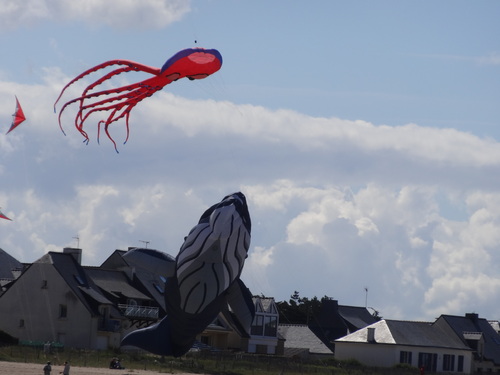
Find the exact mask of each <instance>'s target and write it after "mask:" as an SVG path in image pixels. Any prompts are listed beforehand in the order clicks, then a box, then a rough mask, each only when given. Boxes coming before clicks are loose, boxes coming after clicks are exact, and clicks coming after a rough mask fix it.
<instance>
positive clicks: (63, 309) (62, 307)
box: [59, 305, 68, 318]
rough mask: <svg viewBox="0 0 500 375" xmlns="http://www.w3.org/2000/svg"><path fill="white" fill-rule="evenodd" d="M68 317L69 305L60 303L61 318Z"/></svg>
mask: <svg viewBox="0 0 500 375" xmlns="http://www.w3.org/2000/svg"><path fill="white" fill-rule="evenodd" d="M67 317H68V307H67V306H66V305H59V318H67Z"/></svg>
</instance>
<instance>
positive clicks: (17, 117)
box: [5, 96, 26, 134]
mask: <svg viewBox="0 0 500 375" xmlns="http://www.w3.org/2000/svg"><path fill="white" fill-rule="evenodd" d="M12 117H13V119H12V125H10V129H9V131H8V132H7V133H5V134H9V133H10V132H11V131H12V130H14V129H15V128H17V127H18V126H19V125H21V123H22V122H23V121H24V120H26V117H25V116H24V112H23V109H22V108H21V104H19V100H18V99H17V96H16V111H15V112H14V114H13V115H12Z"/></svg>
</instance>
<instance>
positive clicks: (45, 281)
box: [42, 280, 47, 289]
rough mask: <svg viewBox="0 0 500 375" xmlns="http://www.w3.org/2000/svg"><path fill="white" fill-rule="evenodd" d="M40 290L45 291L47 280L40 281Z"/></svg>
mask: <svg viewBox="0 0 500 375" xmlns="http://www.w3.org/2000/svg"><path fill="white" fill-rule="evenodd" d="M42 289H47V280H42Z"/></svg>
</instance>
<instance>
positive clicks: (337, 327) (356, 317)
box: [285, 298, 377, 352]
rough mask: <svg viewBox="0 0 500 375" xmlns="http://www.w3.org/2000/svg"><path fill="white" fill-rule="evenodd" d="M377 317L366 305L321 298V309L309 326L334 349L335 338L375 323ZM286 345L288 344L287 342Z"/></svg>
mask: <svg viewBox="0 0 500 375" xmlns="http://www.w3.org/2000/svg"><path fill="white" fill-rule="evenodd" d="M376 321H377V319H376V318H375V317H374V316H372V315H371V314H370V312H369V311H368V310H367V309H366V308H364V307H357V306H343V305H339V304H338V301H336V300H334V299H327V298H324V299H322V300H321V309H320V311H319V314H318V315H317V316H314V317H313V319H311V320H310V322H309V328H310V329H311V331H312V332H314V333H315V335H316V336H317V337H318V338H319V339H321V341H322V342H323V343H324V344H325V345H326V346H327V347H328V348H329V349H330V350H331V351H332V352H334V351H335V344H334V342H335V340H336V339H338V338H340V337H344V336H345V335H348V334H349V333H352V332H355V331H357V330H359V329H360V328H363V327H366V326H368V325H370V324H373V323H375V322H376ZM285 347H286V344H285Z"/></svg>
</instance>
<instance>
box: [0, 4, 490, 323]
mask: <svg viewBox="0 0 500 375" xmlns="http://www.w3.org/2000/svg"><path fill="white" fill-rule="evenodd" d="M4 3H5V4H4V5H5V6H2V7H1V10H0V48H1V49H2V50H3V51H6V52H5V53H4V54H2V61H1V62H0V99H1V100H0V122H1V123H4V124H5V125H4V128H5V131H6V130H7V129H8V127H9V125H10V121H11V114H12V112H13V108H14V103H15V102H14V95H17V96H18V97H19V99H20V101H21V104H22V105H23V107H24V110H25V113H26V116H27V118H28V119H27V121H26V122H25V123H24V124H23V125H22V126H20V127H19V128H18V129H16V130H15V131H13V132H12V133H10V134H9V135H7V136H6V135H5V134H4V133H5V132H2V134H0V181H1V183H0V207H1V209H2V211H3V212H4V213H5V214H6V215H7V216H9V217H11V218H12V219H13V221H12V222H9V221H2V222H0V247H1V248H2V249H4V250H5V251H7V252H8V253H10V254H11V255H13V256H14V257H16V258H17V259H19V260H20V261H23V262H32V261H34V260H36V259H38V258H39V257H41V256H42V255H43V254H44V253H46V252H47V251H61V249H62V248H63V247H65V246H76V240H75V239H74V237H76V236H78V237H79V238H80V242H79V243H80V246H81V247H82V248H83V251H84V255H83V262H84V263H85V264H88V265H98V264H100V263H101V262H102V261H103V260H104V259H105V258H106V257H107V256H108V255H109V254H110V253H111V252H112V251H113V250H114V249H117V248H119V249H126V248H127V247H129V246H140V245H142V242H140V241H150V247H154V248H156V249H159V250H162V251H166V252H168V253H170V254H172V255H175V254H176V253H177V251H178V249H179V247H180V245H181V244H182V240H183V238H184V236H185V235H186V234H187V233H188V231H189V230H190V228H191V227H192V226H194V225H195V224H196V222H197V220H198V218H199V216H200V215H201V213H202V212H203V211H204V210H205V209H206V208H207V207H208V206H210V205H211V204H213V203H214V202H217V201H219V200H220V199H221V198H222V197H223V196H224V195H226V194H228V193H231V192H233V191H235V190H241V191H242V192H244V193H245V194H246V196H247V198H248V201H249V206H250V214H251V216H252V219H253V223H254V226H253V233H252V246H251V251H250V253H249V258H248V259H247V262H246V265H245V269H244V271H243V276H242V278H243V280H244V281H245V282H246V283H247V285H248V286H249V287H250V289H251V290H252V292H253V293H255V294H264V295H267V296H273V297H275V298H276V299H277V300H284V299H288V298H289V296H290V295H291V294H292V293H293V292H294V291H295V290H297V291H299V292H300V294H301V295H302V296H307V297H312V296H318V297H322V296H324V295H327V296H330V297H333V298H336V299H338V300H339V302H340V303H341V304H347V305H364V303H365V290H364V288H365V287H368V289H369V293H368V305H369V306H370V307H373V308H376V309H377V310H378V311H380V313H381V314H382V315H383V316H385V317H387V318H394V319H396V318H403V319H432V318H434V317H436V316H438V315H439V314H458V315H462V314H464V313H466V312H477V313H479V314H480V315H481V316H484V317H487V318H489V319H499V318H500V307H499V306H498V304H497V303H496V302H495V301H496V290H497V289H498V288H499V287H500V273H499V272H498V264H499V261H500V256H499V255H498V254H499V249H500V234H499V233H500V190H499V186H500V177H498V176H500V173H499V172H500V143H499V142H500V131H499V118H500V105H498V102H499V99H500V78H499V77H500V39H499V38H498V35H499V32H500V25H499V24H498V15H499V14H500V3H498V2H496V1H476V2H470V1H451V0H449V1H448V0H443V1H439V2H431V1H426V2H409V1H376V2H375V1H318V2H314V3H312V4H311V3H307V4H306V3H299V2H294V3H292V4H290V2H287V1H274V2H263V1H256V2H244V1H226V0H219V1H201V0H200V1H185V0H176V1H166V0H165V1H153V0H151V1H148V0H146V1H141V2H124V1H121V0H120V1H118V0H112V1H111V0H110V1H107V2H102V3H99V4H93V3H91V2H87V1H83V0H75V1H72V2H65V1H63V0H52V1H24V2H22V3H20V2H17V1H15V0H12V1H5V0H4ZM195 41H196V43H195ZM193 46H199V47H204V48H216V49H218V50H219V51H220V52H221V54H222V56H223V59H224V64H223V66H222V69H221V70H220V71H219V72H217V73H216V74H214V75H213V76H211V77H209V78H207V79H205V80H200V81H195V82H191V81H188V80H180V81H178V82H175V83H173V84H171V85H168V86H166V87H165V88H164V89H163V90H162V91H161V92H159V93H156V94H155V95H154V96H153V97H151V98H148V99H147V100H145V101H143V102H142V103H140V104H139V105H138V106H137V107H136V108H135V109H134V110H133V112H132V115H131V118H130V130H131V134H130V139H129V141H128V143H127V144H126V145H122V144H121V142H120V140H123V139H124V136H125V132H124V129H125V126H124V124H123V123H118V124H114V125H113V126H112V129H111V131H112V133H113V137H114V138H115V140H117V141H118V147H119V151H120V153H119V154H117V153H115V151H114V149H113V146H112V144H111V142H109V141H108V140H107V139H106V138H105V137H103V138H102V139H101V142H100V144H97V142H96V139H95V138H96V134H97V126H96V122H97V121H98V118H96V119H95V120H94V121H88V122H87V123H86V125H85V130H86V131H87V132H88V133H89V135H90V137H91V141H90V143H89V145H84V144H83V143H82V141H83V139H82V137H81V135H80V133H79V132H78V131H77V130H76V129H74V127H73V126H72V116H71V114H73V115H74V111H73V112H71V107H69V108H68V111H67V112H65V113H64V116H63V126H64V129H65V132H66V134H67V135H66V136H64V135H63V134H62V132H61V131H60V129H59V126H58V124H57V115H55V114H54V112H53V104H54V101H55V99H56V98H57V96H58V95H59V92H60V90H61V89H62V87H63V86H64V85H65V84H66V83H67V82H69V80H71V79H72V78H73V77H75V76H76V75H78V74H79V73H81V72H83V71H84V70H86V69H88V68H90V67H92V66H94V65H97V64H99V63H101V62H104V61H107V60H112V59H128V60H133V61H137V62H140V63H143V64H146V65H150V66H157V67H160V66H162V65H163V63H164V62H165V60H167V59H168V58H169V57H170V56H172V55H173V54H174V53H175V52H177V51H179V50H181V49H184V48H188V47H193ZM7 51H8V52H7ZM90 78H91V77H89V79H90ZM92 78H93V79H97V78H98V76H95V77H92ZM134 80H137V76H134V75H131V74H129V75H121V76H120V77H119V79H118V80H117V82H116V83H115V84H116V85H122V84H125V83H131V82H133V81H134ZM90 82H91V80H86V81H85V83H87V84H89V83H90ZM83 87H84V86H83V82H82V84H81V85H79V86H78V85H77V87H75V88H74V89H72V90H70V92H68V93H67V95H66V96H65V98H63V99H66V100H70V99H71V98H73V97H74V96H76V95H78V93H79V92H81V91H82V88H83ZM63 102H64V100H63Z"/></svg>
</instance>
